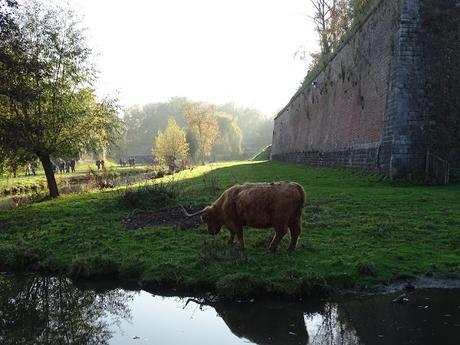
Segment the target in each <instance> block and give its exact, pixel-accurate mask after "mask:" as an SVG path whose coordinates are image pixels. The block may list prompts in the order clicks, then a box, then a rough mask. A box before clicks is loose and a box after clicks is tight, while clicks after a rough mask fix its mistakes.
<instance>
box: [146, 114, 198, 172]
mask: <svg viewBox="0 0 460 345" xmlns="http://www.w3.org/2000/svg"><path fill="white" fill-rule="evenodd" d="M188 151H189V147H188V144H187V139H186V137H185V132H184V131H183V130H182V129H181V128H180V127H179V126H178V125H177V123H176V121H175V120H174V119H169V121H168V126H167V127H166V129H165V131H164V132H161V131H158V135H157V137H156V140H155V146H154V149H153V154H154V155H155V157H156V158H157V159H158V160H159V161H160V162H161V163H163V164H166V165H167V166H168V167H169V168H170V169H171V170H174V169H175V168H176V167H177V166H182V165H183V162H184V161H185V160H186V159H187V155H188Z"/></svg>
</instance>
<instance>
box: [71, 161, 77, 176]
mask: <svg viewBox="0 0 460 345" xmlns="http://www.w3.org/2000/svg"><path fill="white" fill-rule="evenodd" d="M75 164H76V161H75V159H71V160H70V171H71V172H73V173H74V172H75Z"/></svg>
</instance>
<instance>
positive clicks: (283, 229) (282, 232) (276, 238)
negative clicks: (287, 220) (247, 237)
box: [268, 226, 287, 252]
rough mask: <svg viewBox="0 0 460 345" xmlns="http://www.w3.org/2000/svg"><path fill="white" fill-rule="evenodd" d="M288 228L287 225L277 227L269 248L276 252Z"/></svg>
mask: <svg viewBox="0 0 460 345" xmlns="http://www.w3.org/2000/svg"><path fill="white" fill-rule="evenodd" d="M286 232H287V228H286V227H285V226H279V227H276V228H275V236H274V237H273V240H272V243H270V247H269V248H268V249H269V250H270V251H271V252H274V251H275V250H276V248H278V245H279V243H280V242H281V240H282V239H283V237H284V235H286Z"/></svg>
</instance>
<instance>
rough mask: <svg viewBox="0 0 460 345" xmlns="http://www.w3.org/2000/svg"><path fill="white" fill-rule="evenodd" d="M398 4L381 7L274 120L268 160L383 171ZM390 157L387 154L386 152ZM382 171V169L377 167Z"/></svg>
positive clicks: (392, 2) (386, 3)
mask: <svg viewBox="0 0 460 345" xmlns="http://www.w3.org/2000/svg"><path fill="white" fill-rule="evenodd" d="M398 12H399V6H398V0H388V1H383V2H382V3H381V4H380V5H379V7H378V8H377V9H376V10H375V12H374V14H373V15H372V16H371V17H369V19H368V20H367V21H366V22H365V23H364V24H363V25H362V27H361V28H360V29H359V30H358V32H357V33H356V34H355V35H354V37H353V38H352V39H351V40H350V41H349V42H348V43H347V44H346V45H345V46H344V47H343V48H342V49H341V50H340V52H339V53H338V54H337V56H336V57H335V58H334V59H333V60H332V61H331V62H330V63H329V65H328V66H327V67H326V68H325V70H324V71H323V72H322V73H320V74H319V75H318V77H317V78H316V79H315V81H314V82H313V84H312V85H306V86H305V87H304V88H303V89H301V90H299V92H298V93H297V94H296V95H295V96H294V97H293V98H292V100H291V102H290V103H289V104H288V105H287V106H286V108H285V109H284V110H283V111H281V112H280V114H279V115H278V116H277V118H276V119H275V127H274V133H273V146H272V158H273V159H280V160H289V161H297V162H305V163H310V164H318V165H328V166H341V167H352V168H360V169H366V170H381V169H382V168H383V167H382V166H383V163H382V164H381V162H384V161H385V159H382V158H381V157H382V155H385V154H388V152H386V151H385V149H384V145H383V139H384V135H385V134H386V135H387V136H388V137H391V133H388V132H391V126H388V125H386V123H385V111H386V103H387V98H388V92H389V80H390V76H391V68H392V65H393V60H394V52H395V49H396V44H397V43H396V42H397V30H398V25H399V20H398V18H399V15H398ZM387 151H388V150H387ZM381 165H382V166H381Z"/></svg>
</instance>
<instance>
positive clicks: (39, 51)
mask: <svg viewBox="0 0 460 345" xmlns="http://www.w3.org/2000/svg"><path fill="white" fill-rule="evenodd" d="M15 22H16V23H17V28H18V30H16V31H15V35H14V38H12V39H10V40H7V41H2V42H1V43H0V48H1V49H0V51H3V52H7V54H6V55H8V56H7V57H6V58H4V59H3V60H1V61H0V81H1V82H2V85H1V87H0V147H3V149H4V150H5V151H7V152H10V153H12V154H14V153H16V152H19V151H20V150H25V151H26V152H29V153H32V154H33V155H35V156H36V157H38V159H40V161H41V163H42V165H43V168H44V170H45V174H46V178H47V182H48V188H49V191H50V196H51V197H56V196H58V195H59V192H58V188H57V184H56V180H55V177H54V172H53V169H52V163H51V157H52V156H68V155H75V154H77V153H78V152H81V151H84V150H90V149H93V150H95V149H100V148H101V147H103V146H106V145H107V144H108V142H109V141H112V140H113V139H114V138H116V137H117V135H119V133H120V129H121V127H122V123H121V121H120V120H119V118H118V116H117V106H116V102H115V101H114V100H112V99H104V100H102V101H97V100H96V96H95V93H94V90H92V89H91V84H92V83H93V82H94V80H95V69H94V66H93V64H92V63H91V50H90V49H89V48H88V47H87V45H86V37H85V36H84V35H83V29H82V28H81V27H80V26H79V21H78V19H77V18H76V16H75V14H74V13H73V12H72V11H71V10H70V9H67V8H62V7H52V6H51V5H49V6H45V5H43V4H41V3H39V2H37V1H28V2H25V3H22V5H21V6H20V7H19V8H18V10H16V11H15Z"/></svg>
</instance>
